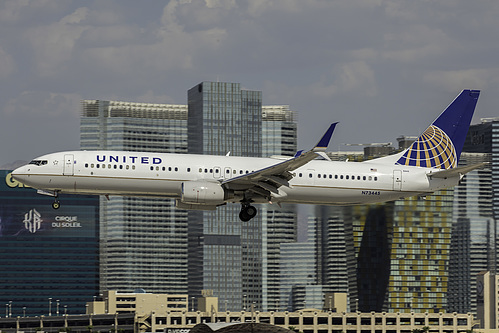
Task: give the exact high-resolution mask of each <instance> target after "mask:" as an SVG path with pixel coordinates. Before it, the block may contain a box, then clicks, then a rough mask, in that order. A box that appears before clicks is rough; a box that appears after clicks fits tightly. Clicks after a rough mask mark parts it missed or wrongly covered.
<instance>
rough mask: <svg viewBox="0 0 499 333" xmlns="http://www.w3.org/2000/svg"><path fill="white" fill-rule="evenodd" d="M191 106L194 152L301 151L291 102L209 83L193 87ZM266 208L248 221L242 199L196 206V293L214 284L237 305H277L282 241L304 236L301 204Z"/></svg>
mask: <svg viewBox="0 0 499 333" xmlns="http://www.w3.org/2000/svg"><path fill="white" fill-rule="evenodd" d="M188 107H189V120H188V123H189V125H188V129H189V134H188V137H189V153H198V154H215V155H226V154H228V153H230V154H231V155H235V156H253V157H262V156H263V157H268V156H271V155H280V156H292V155H293V154H294V152H295V151H296V121H295V117H294V113H293V112H292V111H290V110H289V107H288V106H265V107H262V93H261V92H260V91H249V90H242V89H241V87H240V84H239V83H227V82H201V83H200V84H198V85H196V86H195V87H193V88H191V89H190V90H189V91H188ZM276 161H277V160H276ZM224 172H227V170H224ZM229 172H230V171H229ZM258 206H259V207H258V210H259V211H258V214H257V216H256V217H255V218H253V219H252V220H250V221H249V222H244V223H241V221H240V219H239V217H238V215H239V211H240V205H227V206H225V207H223V208H222V209H218V210H217V211H216V212H200V211H198V212H196V211H194V212H189V220H190V223H189V239H190V246H189V251H190V256H189V259H190V262H189V280H190V281H189V294H191V295H197V294H199V292H200V290H201V289H210V290H213V291H214V295H216V296H217V297H219V299H220V301H221V303H222V304H224V303H225V304H227V306H228V308H229V309H240V308H244V307H246V306H248V305H249V304H253V305H254V307H255V308H256V309H259V310H261V309H273V308H275V307H276V302H275V298H274V297H275V296H276V295H278V290H279V279H280V274H279V266H278V262H279V245H278V244H280V243H281V242H292V241H295V240H296V210H295V207H294V206H292V205H286V206H284V207H282V208H279V207H274V206H269V205H258ZM200 240H202V241H200Z"/></svg>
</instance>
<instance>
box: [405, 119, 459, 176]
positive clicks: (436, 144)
mask: <svg viewBox="0 0 499 333" xmlns="http://www.w3.org/2000/svg"><path fill="white" fill-rule="evenodd" d="M397 164H400V165H410V166H418V167H423V168H439V169H452V168H455V167H456V166H457V154H456V149H455V148H454V144H453V143H452V140H451V139H450V138H449V136H448V135H447V134H446V133H445V132H444V131H442V130H441V129H440V128H438V127H436V126H435V125H430V127H428V128H427V129H426V131H424V133H423V134H422V135H421V136H420V137H419V138H418V139H417V140H416V141H414V143H413V144H412V145H411V147H410V148H409V149H408V150H407V151H406V152H405V153H404V155H402V157H401V158H400V159H399V160H398V161H397Z"/></svg>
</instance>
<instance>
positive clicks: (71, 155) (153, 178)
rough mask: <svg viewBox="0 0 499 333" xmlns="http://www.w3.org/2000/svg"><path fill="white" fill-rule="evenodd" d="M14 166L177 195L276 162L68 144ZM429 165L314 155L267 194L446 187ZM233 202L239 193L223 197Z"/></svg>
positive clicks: (369, 195)
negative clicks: (194, 184) (186, 187)
mask: <svg viewBox="0 0 499 333" xmlns="http://www.w3.org/2000/svg"><path fill="white" fill-rule="evenodd" d="M33 162H35V164H28V165H25V166H23V167H20V168H18V169H16V170H15V171H14V176H15V178H16V179H17V180H19V181H21V182H22V183H24V184H26V185H28V186H31V187H33V188H36V189H42V190H45V191H54V193H59V192H60V193H76V194H104V195H135V196H164V197H171V198H180V196H181V187H182V183H184V182H187V181H209V182H215V183H220V182H222V181H223V180H226V179H230V178H234V177H237V176H241V175H244V174H247V173H250V172H252V171H255V170H259V169H262V168H265V167H268V166H271V165H274V164H276V163H278V162H279V160H276V159H275V158H255V157H235V156H210V155H190V154H160V153H158V154H155V153H135V152H123V151H68V152H60V153H53V154H48V155H44V156H41V157H39V158H37V159H36V160H34V161H33ZM431 170H432V169H428V168H420V167H411V166H401V165H394V164H393V165H392V164H390V163H385V162H383V163H382V162H381V161H380V162H379V163H378V162H376V160H373V161H367V162H332V161H327V160H313V161H311V162H309V163H308V164H306V165H305V166H303V167H300V168H298V169H296V170H294V171H293V173H294V177H293V178H292V179H291V180H290V181H289V185H290V186H289V187H288V186H281V187H279V190H278V193H273V194H272V202H282V203H305V204H325V205H351V204H363V203H373V202H384V201H390V200H395V199H399V198H403V197H409V196H414V195H418V194H426V193H430V192H433V191H436V190H439V189H442V188H447V187H452V186H454V185H456V184H457V183H458V181H459V177H451V178H435V179H432V178H431V177H428V176H427V174H428V173H429V172H430V171H431ZM227 201H228V202H236V201H238V200H235V199H234V200H227Z"/></svg>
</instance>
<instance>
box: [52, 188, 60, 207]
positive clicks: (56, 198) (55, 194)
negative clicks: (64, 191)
mask: <svg viewBox="0 0 499 333" xmlns="http://www.w3.org/2000/svg"><path fill="white" fill-rule="evenodd" d="M60 207H61V204H60V203H59V192H57V191H54V202H52V208H53V209H59V208H60Z"/></svg>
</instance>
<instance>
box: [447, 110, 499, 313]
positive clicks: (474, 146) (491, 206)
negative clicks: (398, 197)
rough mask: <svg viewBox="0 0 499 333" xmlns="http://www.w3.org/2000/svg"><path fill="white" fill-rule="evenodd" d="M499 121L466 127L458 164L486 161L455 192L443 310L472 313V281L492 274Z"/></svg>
mask: <svg viewBox="0 0 499 333" xmlns="http://www.w3.org/2000/svg"><path fill="white" fill-rule="evenodd" d="M498 132H499V118H487V119H482V122H481V123H480V124H476V125H472V126H470V129H469V131H468V135H467V137H466V141H465V144H464V147H463V151H464V152H465V153H463V154H462V155H461V159H460V165H472V164H475V163H481V162H489V163H490V162H491V164H489V165H486V166H485V167H484V168H482V169H478V170H474V171H472V172H469V173H468V174H466V176H465V177H464V178H463V180H462V181H461V183H460V184H459V185H458V186H456V187H455V197H454V221H453V231H452V242H451V256H450V265H449V273H450V275H449V291H448V295H447V297H448V308H447V311H452V312H454V311H456V312H461V313H465V312H471V313H474V314H477V306H478V305H477V297H476V296H477V284H476V281H477V280H476V276H477V275H478V274H479V273H480V272H483V271H489V272H491V273H492V274H496V272H497V258H498V250H499V246H498V242H499V239H498V234H497V233H498V230H497V228H498V225H497V216H498V210H499V199H498V198H497V195H498V194H499V190H498V186H499V166H498V163H499V144H498V142H497V139H494V138H495V137H497V136H499V134H497V133H498Z"/></svg>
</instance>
